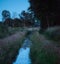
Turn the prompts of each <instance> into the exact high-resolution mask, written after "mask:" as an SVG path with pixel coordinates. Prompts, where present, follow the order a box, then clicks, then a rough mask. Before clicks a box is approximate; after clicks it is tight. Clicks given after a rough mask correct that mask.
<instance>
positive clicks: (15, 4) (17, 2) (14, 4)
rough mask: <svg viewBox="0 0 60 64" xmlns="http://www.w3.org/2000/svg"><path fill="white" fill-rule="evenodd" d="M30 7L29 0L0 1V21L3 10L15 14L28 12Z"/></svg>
mask: <svg viewBox="0 0 60 64" xmlns="http://www.w3.org/2000/svg"><path fill="white" fill-rule="evenodd" d="M28 7H29V2H28V0H0V21H1V19H2V16H1V13H2V11H3V10H8V11H10V12H11V14H13V13H15V12H16V13H21V11H22V10H27V9H28Z"/></svg>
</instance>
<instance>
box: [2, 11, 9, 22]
mask: <svg viewBox="0 0 60 64" xmlns="http://www.w3.org/2000/svg"><path fill="white" fill-rule="evenodd" d="M2 17H3V18H2V20H3V21H5V20H6V19H7V18H10V12H9V11H7V10H3V11H2Z"/></svg>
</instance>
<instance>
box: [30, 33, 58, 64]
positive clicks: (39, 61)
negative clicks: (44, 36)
mask: <svg viewBox="0 0 60 64" xmlns="http://www.w3.org/2000/svg"><path fill="white" fill-rule="evenodd" d="M30 39H31V40H32V42H33V44H32V47H31V59H32V64H56V61H57V55H56V54H55V53H54V51H53V50H52V49H50V48H49V47H48V48H46V47H45V46H44V43H42V42H41V41H40V38H39V35H38V34H37V32H35V33H34V34H33V35H32V37H31V38H30Z"/></svg>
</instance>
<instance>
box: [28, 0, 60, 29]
mask: <svg viewBox="0 0 60 64" xmlns="http://www.w3.org/2000/svg"><path fill="white" fill-rule="evenodd" d="M29 3H30V8H29V9H30V11H33V12H34V14H35V16H36V17H37V18H38V19H39V20H41V29H42V30H45V29H46V28H48V27H50V26H58V25H60V13H59V11H60V8H59V7H60V1H59V0H29Z"/></svg>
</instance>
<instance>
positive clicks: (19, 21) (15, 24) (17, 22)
mask: <svg viewBox="0 0 60 64" xmlns="http://www.w3.org/2000/svg"><path fill="white" fill-rule="evenodd" d="M22 26H23V23H22V21H21V20H20V19H18V18H15V19H14V27H22Z"/></svg>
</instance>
